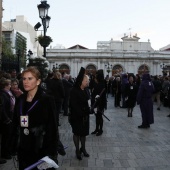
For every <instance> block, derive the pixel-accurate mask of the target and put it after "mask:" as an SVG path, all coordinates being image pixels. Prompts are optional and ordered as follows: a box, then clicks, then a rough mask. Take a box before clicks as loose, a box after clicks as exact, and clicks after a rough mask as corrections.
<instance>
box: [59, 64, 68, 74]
mask: <svg viewBox="0 0 170 170" xmlns="http://www.w3.org/2000/svg"><path fill="white" fill-rule="evenodd" d="M59 72H60V73H61V74H63V73H67V74H70V68H69V66H68V65H66V64H61V65H60V66H59Z"/></svg>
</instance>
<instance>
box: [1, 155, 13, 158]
mask: <svg viewBox="0 0 170 170" xmlns="http://www.w3.org/2000/svg"><path fill="white" fill-rule="evenodd" d="M1 157H2V158H3V159H12V156H11V155H2V156H1Z"/></svg>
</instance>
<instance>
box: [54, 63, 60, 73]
mask: <svg viewBox="0 0 170 170" xmlns="http://www.w3.org/2000/svg"><path fill="white" fill-rule="evenodd" d="M59 69H60V65H58V64H57V63H56V66H55V65H53V72H54V71H55V70H56V71H59Z"/></svg>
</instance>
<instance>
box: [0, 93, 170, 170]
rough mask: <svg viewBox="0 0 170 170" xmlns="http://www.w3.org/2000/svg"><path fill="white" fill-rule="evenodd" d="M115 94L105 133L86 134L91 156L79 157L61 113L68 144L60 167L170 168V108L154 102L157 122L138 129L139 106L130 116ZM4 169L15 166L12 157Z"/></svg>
mask: <svg viewBox="0 0 170 170" xmlns="http://www.w3.org/2000/svg"><path fill="white" fill-rule="evenodd" d="M113 100H114V98H113V97H111V96H109V98H108V110H106V111H105V115H106V116H108V117H109V119H110V121H107V120H106V119H104V133H103V135H102V136H99V137H97V136H95V135H89V136H88V137H87V142H86V143H87V147H86V148H87V151H88V152H89V154H90V157H89V158H85V157H84V158H83V160H82V161H79V160H77V159H76V156H75V148H74V144H73V140H72V132H71V127H70V125H69V123H68V121H67V119H68V118H67V117H61V126H60V127H59V130H60V137H61V141H62V142H63V144H64V145H65V146H68V148H67V150H66V152H67V154H66V156H64V157H62V156H59V158H58V160H59V166H60V168H59V170H170V161H169V159H170V119H169V118H168V117H166V116H167V115H168V114H169V112H170V110H169V108H166V107H163V106H162V107H161V110H160V111H158V110H157V109H156V104H154V117H155V123H154V124H153V125H151V128H150V129H138V128H137V126H138V125H140V124H141V113H140V109H139V106H136V107H135V109H134V113H133V117H132V118H128V117H127V110H126V109H123V108H115V107H114V104H113V103H114V102H113ZM94 122H95V117H94V115H91V117H90V132H92V131H93V130H94V128H95V123H94ZM0 169H1V170H14V169H15V168H14V165H13V161H12V160H9V161H8V162H7V163H6V164H4V165H0Z"/></svg>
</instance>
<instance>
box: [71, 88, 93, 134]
mask: <svg viewBox="0 0 170 170" xmlns="http://www.w3.org/2000/svg"><path fill="white" fill-rule="evenodd" d="M89 99H90V93H89V91H88V89H84V90H81V89H80V88H78V87H73V88H72V89H71V92H70V102H69V107H70V116H69V117H70V121H71V122H70V123H71V126H72V131H73V133H74V134H75V135H77V136H86V135H88V134H89V114H90V108H89V104H88V100H89Z"/></svg>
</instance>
